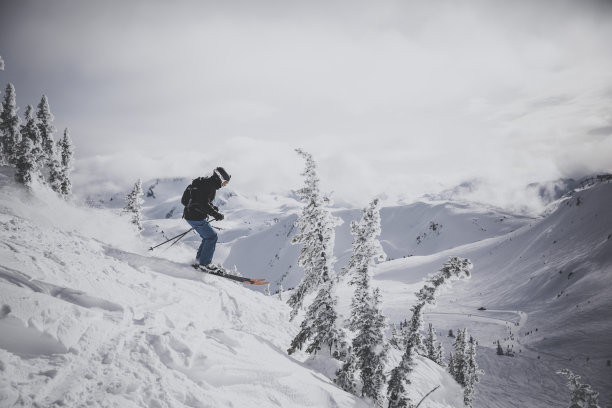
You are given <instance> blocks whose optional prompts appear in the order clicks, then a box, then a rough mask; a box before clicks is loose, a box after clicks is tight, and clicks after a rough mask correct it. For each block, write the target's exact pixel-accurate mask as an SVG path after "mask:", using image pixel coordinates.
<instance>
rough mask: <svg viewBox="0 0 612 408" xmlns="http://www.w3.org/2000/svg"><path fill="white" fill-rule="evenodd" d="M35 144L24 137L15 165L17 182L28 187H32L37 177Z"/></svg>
mask: <svg viewBox="0 0 612 408" xmlns="http://www.w3.org/2000/svg"><path fill="white" fill-rule="evenodd" d="M33 150H34V144H33V143H32V140H31V139H30V138H28V137H24V138H23V139H22V140H21V142H20V143H19V146H18V148H17V151H16V152H15V153H16V157H17V162H16V163H15V167H16V171H15V181H17V182H18V183H21V184H23V185H24V186H26V187H31V186H32V181H33V180H34V178H35V177H36V166H35V160H34V155H33V154H32V151H33Z"/></svg>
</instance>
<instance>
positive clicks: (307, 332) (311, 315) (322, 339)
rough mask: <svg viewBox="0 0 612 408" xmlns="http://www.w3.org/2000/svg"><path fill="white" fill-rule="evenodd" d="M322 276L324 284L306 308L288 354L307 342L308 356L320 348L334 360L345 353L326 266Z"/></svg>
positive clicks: (331, 280) (332, 282) (335, 301)
mask: <svg viewBox="0 0 612 408" xmlns="http://www.w3.org/2000/svg"><path fill="white" fill-rule="evenodd" d="M323 275H324V276H323V279H324V282H325V283H324V284H323V285H321V286H320V288H319V292H318V293H317V296H316V297H315V299H314V301H313V302H312V304H311V305H310V306H309V307H308V310H307V311H306V316H305V317H304V320H303V321H302V323H301V325H300V331H299V333H298V334H297V335H296V336H295V338H294V339H293V341H292V342H291V346H290V347H289V349H288V350H287V353H289V354H293V353H294V352H295V351H296V350H297V349H299V350H301V349H302V348H303V346H304V343H306V342H308V341H310V343H309V344H308V347H307V348H306V352H307V353H309V354H317V352H318V351H319V350H321V349H322V348H325V349H326V350H329V355H330V356H332V357H334V358H341V357H342V354H344V353H345V352H344V351H343V346H344V338H343V333H342V332H341V331H340V330H339V329H338V328H337V327H336V323H337V320H338V314H337V313H336V304H337V299H336V296H335V293H334V292H335V291H334V280H333V279H330V277H329V272H328V267H327V266H325V267H324V270H323Z"/></svg>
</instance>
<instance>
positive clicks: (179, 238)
mask: <svg viewBox="0 0 612 408" xmlns="http://www.w3.org/2000/svg"><path fill="white" fill-rule="evenodd" d="M204 222H205V223H207V224H209V225H210V221H204ZM202 225H204V224H202ZM202 225H198V226H196V227H191V228H189V229H188V230H187V231H185V232H182V233H180V234H178V235H177V236H175V237H172V238H170V239H167V240H165V241H164V242H162V243H161V244H157V245H155V246H152V247H151V248H149V251H152V250H154V249H155V248H157V247H159V246H162V245H164V244H166V243H168V242H170V241H172V240H175V239H176V241H175V242H174V243H172V245H174V244H176V243H177V242H178V241H180V240H181V238H183V237H184V236H185V235H187V234H188V233H189V232H191V231H193V230H194V229H197V228H200V227H201V226H202ZM211 227H213V228H215V229H218V230H222V229H223V228H219V227H217V226H214V225H211ZM172 245H170V246H172Z"/></svg>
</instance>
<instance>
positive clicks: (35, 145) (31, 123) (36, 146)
mask: <svg viewBox="0 0 612 408" xmlns="http://www.w3.org/2000/svg"><path fill="white" fill-rule="evenodd" d="M21 137H22V139H24V138H28V139H30V140H31V141H32V146H31V149H30V153H29V156H31V157H30V158H29V159H28V160H31V161H32V165H31V167H32V169H31V170H30V172H31V175H32V179H34V178H38V179H40V180H42V173H41V169H40V163H41V161H42V160H41V159H42V157H41V156H42V146H41V143H42V139H41V137H40V131H39V130H38V125H37V123H36V118H35V117H34V108H32V106H31V105H28V106H26V110H25V123H24V124H23V125H22V126H21ZM24 149H26V147H25V146H20V150H21V151H24ZM26 150H27V149H26ZM24 160H25V159H24V158H18V161H20V162H21V166H24ZM27 166H29V165H27ZM20 177H21V176H20Z"/></svg>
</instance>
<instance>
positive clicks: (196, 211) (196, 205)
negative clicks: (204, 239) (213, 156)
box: [181, 174, 221, 221]
mask: <svg viewBox="0 0 612 408" xmlns="http://www.w3.org/2000/svg"><path fill="white" fill-rule="evenodd" d="M220 188H221V179H220V178H219V176H217V175H216V174H213V175H212V176H210V177H198V178H197V179H195V180H193V181H192V182H191V184H190V185H189V186H187V188H186V189H185V192H184V193H183V197H182V198H181V203H182V204H183V205H184V206H185V209H184V210H183V218H185V219H186V220H190V221H200V220H203V219H205V218H207V217H208V216H209V215H211V216H213V217H214V218H216V217H218V216H219V215H220V214H219V209H218V208H217V207H216V206H214V205H213V203H212V202H213V200H214V199H215V195H216V193H217V190H218V189H220Z"/></svg>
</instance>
